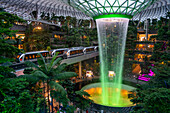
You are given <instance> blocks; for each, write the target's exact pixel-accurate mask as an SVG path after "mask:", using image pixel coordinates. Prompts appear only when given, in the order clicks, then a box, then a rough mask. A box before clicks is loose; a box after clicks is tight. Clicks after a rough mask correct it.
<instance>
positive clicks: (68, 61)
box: [9, 52, 99, 71]
mask: <svg viewBox="0 0 170 113" xmlns="http://www.w3.org/2000/svg"><path fill="white" fill-rule="evenodd" d="M97 56H99V52H93V53H89V54H85V55H81V56H76V57H72V58H67V59H63V60H62V62H61V63H66V64H67V65H71V64H74V63H78V62H81V61H84V60H88V59H91V58H94V57H97ZM49 59H51V58H49ZM30 61H32V62H33V63H35V64H37V65H38V63H37V59H33V60H30ZM9 67H11V68H13V69H14V70H15V71H17V70H22V69H25V68H26V67H27V66H26V64H25V63H24V62H23V63H15V64H13V65H11V66H9Z"/></svg>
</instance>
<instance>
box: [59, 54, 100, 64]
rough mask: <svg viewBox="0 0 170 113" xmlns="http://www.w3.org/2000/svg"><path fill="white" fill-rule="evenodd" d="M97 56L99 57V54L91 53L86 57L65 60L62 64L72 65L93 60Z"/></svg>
mask: <svg viewBox="0 0 170 113" xmlns="http://www.w3.org/2000/svg"><path fill="white" fill-rule="evenodd" d="M96 56H99V52H94V53H90V54H86V55H82V56H77V57H73V58H69V59H64V60H63V61H62V62H61V63H66V64H68V65H70V64H74V63H77V62H81V61H84V60H87V59H90V58H93V57H96Z"/></svg>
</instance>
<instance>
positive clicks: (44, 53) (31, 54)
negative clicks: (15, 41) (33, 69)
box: [16, 51, 49, 63]
mask: <svg viewBox="0 0 170 113" xmlns="http://www.w3.org/2000/svg"><path fill="white" fill-rule="evenodd" d="M38 53H40V54H41V55H42V56H43V57H47V55H48V54H49V52H48V51H35V52H26V53H20V54H18V55H17V58H16V62H18V63H19V62H20V63H21V62H24V61H26V60H33V59H36V58H37V57H40V56H38V55H37V54H38Z"/></svg>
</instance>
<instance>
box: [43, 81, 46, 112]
mask: <svg viewBox="0 0 170 113" xmlns="http://www.w3.org/2000/svg"><path fill="white" fill-rule="evenodd" d="M43 86H44V87H43V90H44V113H46V103H45V83H44V81H43Z"/></svg>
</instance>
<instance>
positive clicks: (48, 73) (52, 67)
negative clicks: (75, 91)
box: [21, 54, 77, 112]
mask: <svg viewBox="0 0 170 113" xmlns="http://www.w3.org/2000/svg"><path fill="white" fill-rule="evenodd" d="M38 55H39V56H40V57H39V58H37V61H38V65H39V66H37V65H36V64H34V63H33V62H31V61H26V64H27V65H28V66H30V67H34V68H35V70H34V71H33V72H32V74H28V75H23V76H21V77H26V78H27V79H30V78H34V79H33V81H36V82H38V81H39V80H42V81H43V85H44V98H45V89H47V95H48V106H49V112H50V91H52V90H53V91H57V92H60V93H61V94H62V95H63V96H66V94H67V93H66V91H65V89H64V88H63V87H62V86H61V85H60V84H58V83H57V82H56V81H60V80H65V79H68V78H70V77H74V76H77V74H75V73H74V72H65V70H64V69H65V68H66V66H67V65H66V64H65V63H63V64H61V61H62V58H60V57H59V58H57V55H56V56H54V57H53V58H52V60H51V62H45V59H44V57H43V56H42V55H41V54H38ZM56 58H57V59H56Z"/></svg>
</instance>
